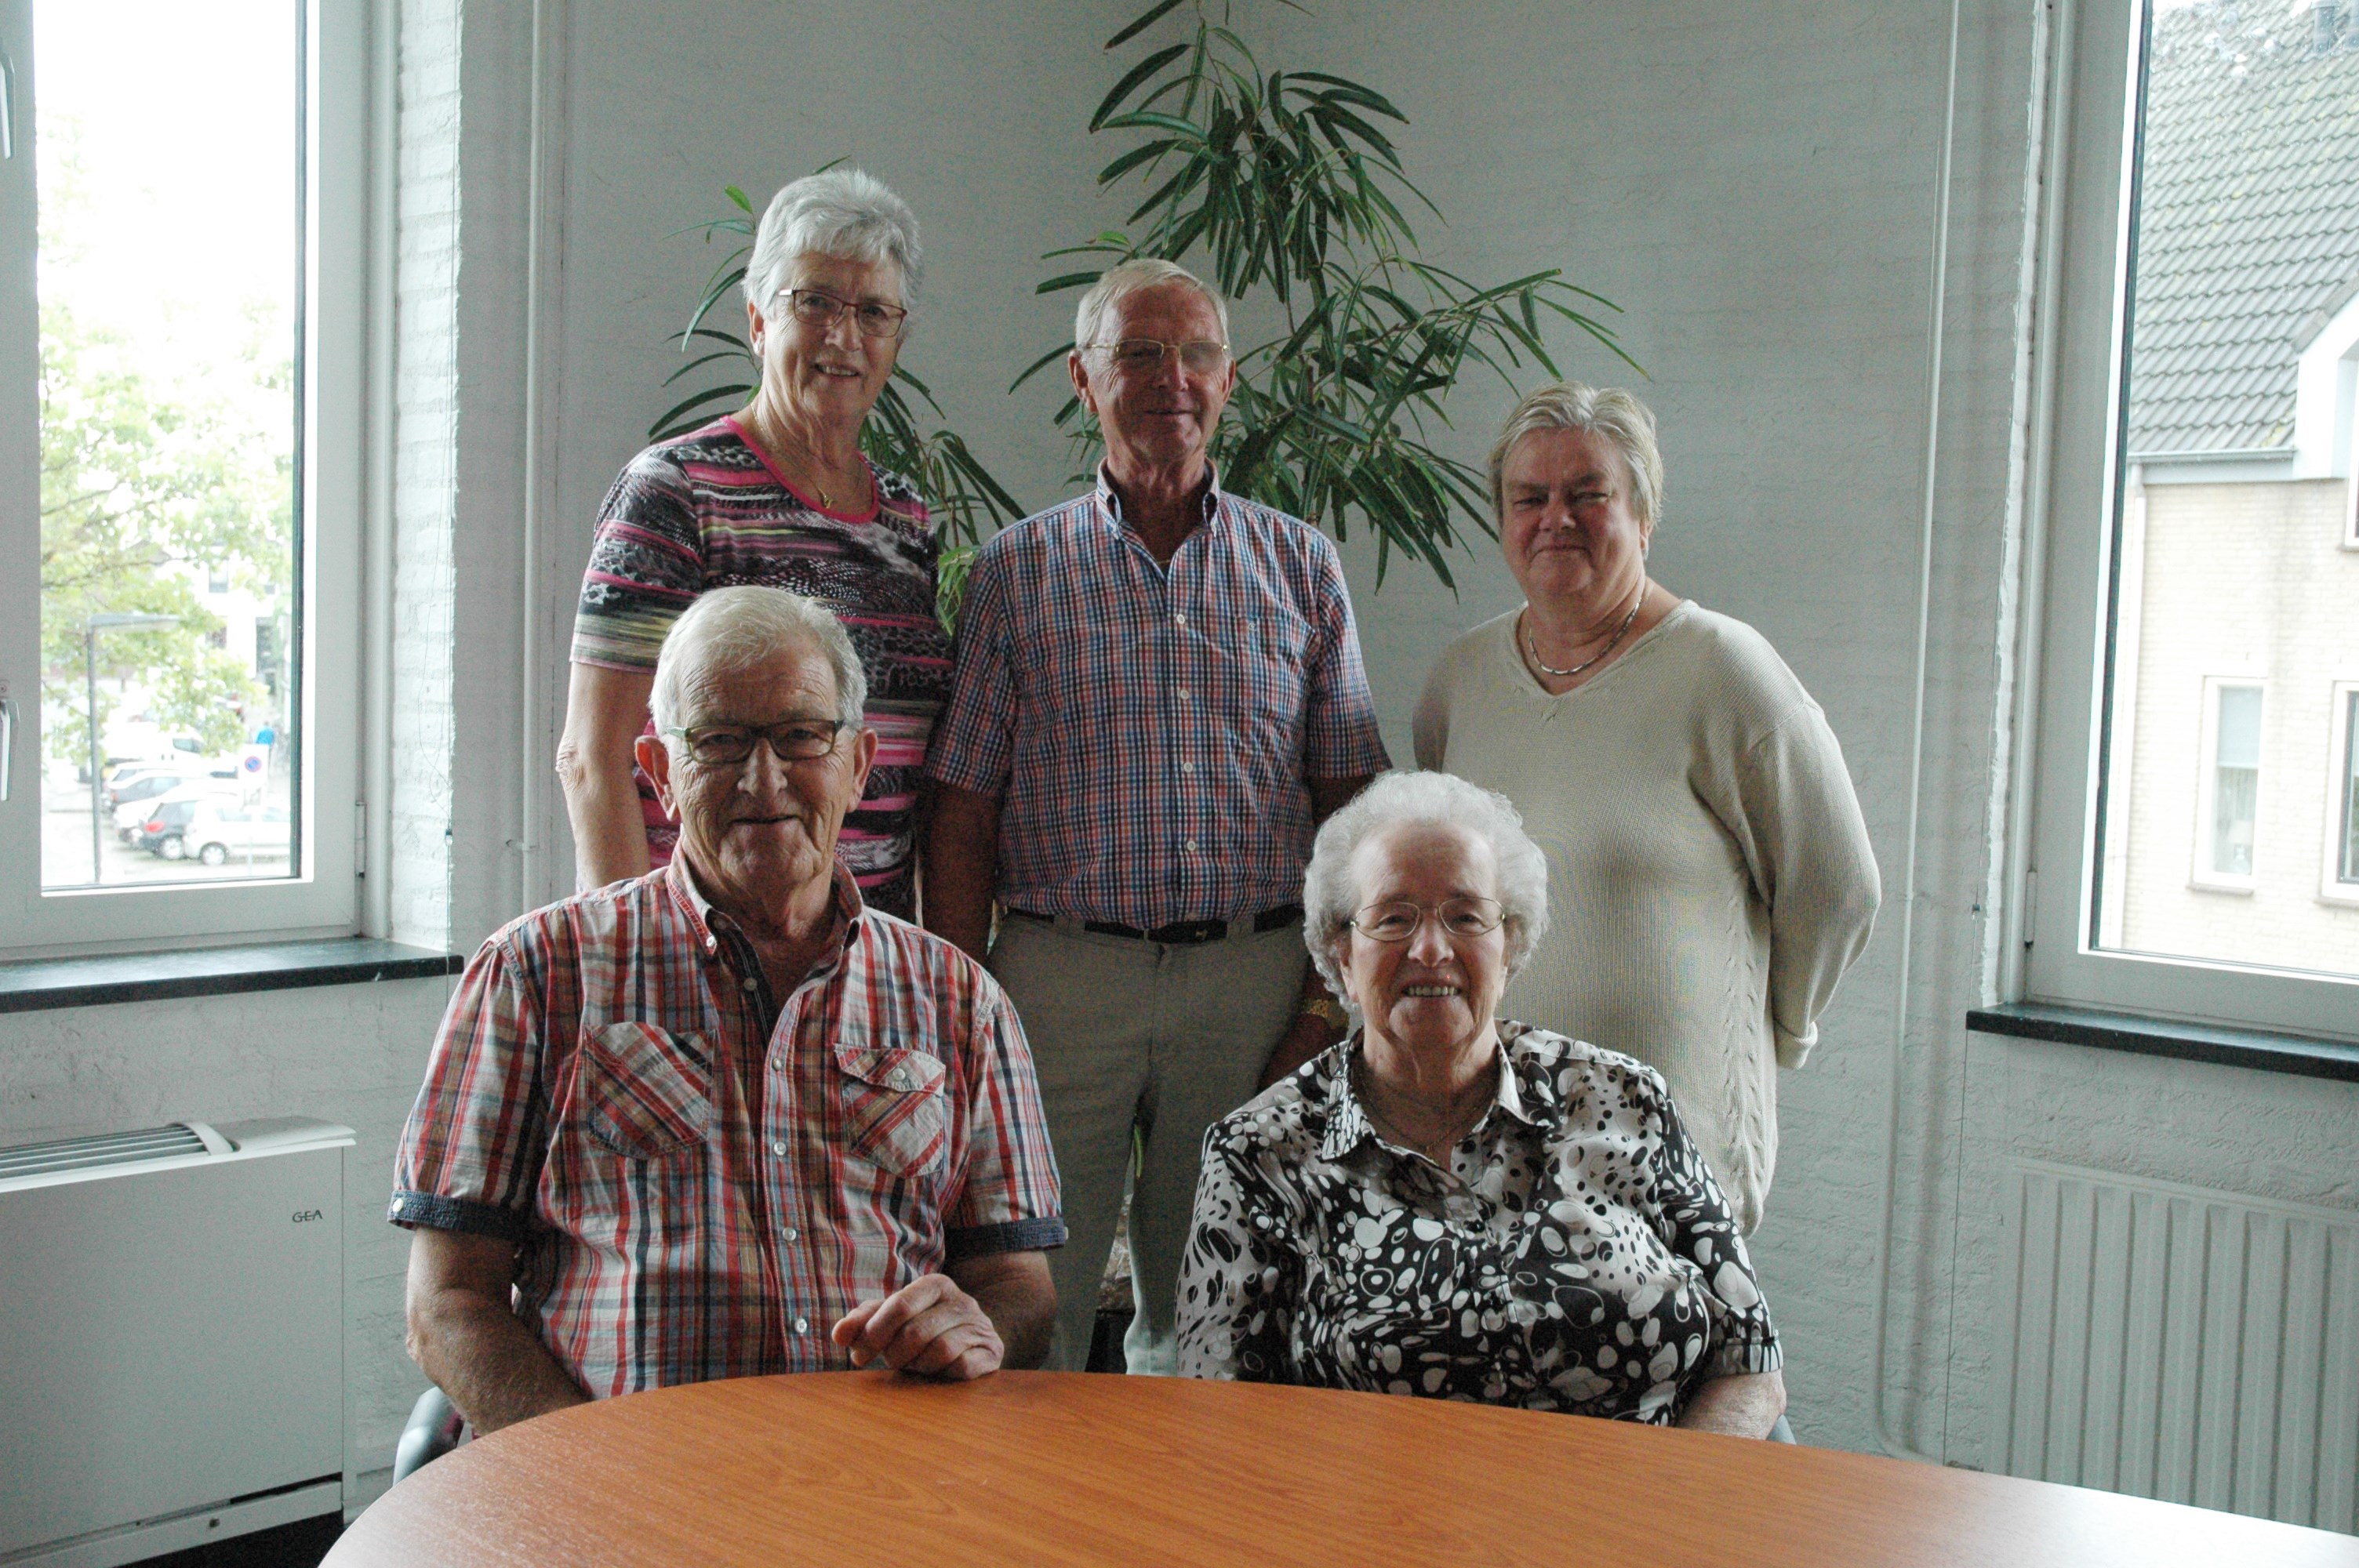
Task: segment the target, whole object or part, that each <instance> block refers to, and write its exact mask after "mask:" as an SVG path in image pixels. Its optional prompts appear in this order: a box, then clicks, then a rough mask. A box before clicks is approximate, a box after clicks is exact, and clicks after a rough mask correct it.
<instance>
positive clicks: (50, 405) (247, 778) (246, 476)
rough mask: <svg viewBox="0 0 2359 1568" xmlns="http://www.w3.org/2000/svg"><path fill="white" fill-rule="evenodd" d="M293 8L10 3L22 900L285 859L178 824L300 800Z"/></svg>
mask: <svg viewBox="0 0 2359 1568" xmlns="http://www.w3.org/2000/svg"><path fill="white" fill-rule="evenodd" d="M299 18H300V14H299V8H298V6H297V5H295V4H294V3H293V0H209V3H208V4H206V5H187V4H185V3H181V0H112V3H110V4H108V5H90V4H88V3H87V0H37V4H36V5H35V7H34V47H35V50H36V55H37V59H38V83H39V91H38V100H37V103H36V105H35V116H36V117H35V136H34V140H35V142H36V145H37V146H38V151H39V161H38V176H37V178H38V192H39V197H38V222H39V239H38V283H37V288H38V298H39V309H40V359H41V369H40V378H41V384H40V442H41V492H42V502H41V511H42V520H41V535H42V550H41V557H42V573H41V606H40V613H41V640H42V670H43V680H42V690H41V703H42V719H43V722H42V726H41V728H42V732H43V739H44V744H43V747H42V751H43V753H44V754H43V756H42V758H41V762H42V812H41V817H42V831H41V846H42V847H41V883H42V886H43V888H44V889H45V890H49V891H62V890H67V889H73V888H86V887H90V886H92V885H93V884H97V885H114V884H117V883H125V882H130V883H138V882H186V881H192V880H197V881H202V880H227V879H243V878H251V877H271V878H284V877H288V876H291V875H294V874H296V872H297V871H298V870H299V868H297V867H296V865H295V864H294V856H293V855H292V853H291V850H292V848H293V833H292V828H291V826H282V827H279V828H277V830H276V833H275V836H271V837H270V838H269V841H267V842H261V841H255V842H243V841H242V842H240V843H239V844H238V845H237V846H235V848H234V851H233V848H232V846H230V845H229V844H227V843H226V842H215V841H213V840H212V839H208V840H206V841H205V842H204V843H201V844H199V843H192V842H190V841H189V818H190V813H191V812H200V813H201V812H209V811H211V810H212V806H213V804H214V803H215V802H219V801H226V802H228V803H229V804H230V805H232V806H278V807H281V808H283V807H285V806H287V805H288V804H289V803H290V802H292V801H293V800H295V799H296V798H297V797H298V793H299V779H298V777H297V773H298V762H299V756H300V749H299V746H298V744H297V735H296V730H297V725H298V720H299V711H300V709H299V704H298V701H297V696H298V693H299V685H300V682H299V672H298V671H295V670H291V669H289V668H288V666H287V661H286V650H288V648H290V647H292V646H295V645H296V643H295V638H294V628H295V626H296V625H298V624H299V613H300V611H299V606H298V604H297V602H296V598H295V591H296V584H297V582H298V581H299V572H298V553H297V536H298V532H299V517H298V514H297V507H298V497H299V493H300V485H299V479H298V476H297V471H296V468H297V449H296V439H295V436H296V430H297V428H298V424H299V413H300V403H299V387H298V384H297V375H296V366H297V365H298V364H299V362H301V358H302V356H301V354H300V352H299V342H298V338H297V333H298V330H299V322H300V320H301V319H302V311H301V308H300V300H299V283H298V279H299V236H300V234H301V232H302V227H303V213H302V208H301V197H300V186H299V178H298V155H299V146H300V138H299V81H300V75H299V66H300V51H299V39H300V31H299V27H300V19H299ZM158 762H172V763H174V764H175V765H176V766H179V768H180V769H181V770H182V774H181V776H180V777H179V782H178V783H177V784H175V785H174V786H173V787H172V789H171V790H169V791H168V792H159V791H155V790H154V789H153V785H152V784H140V783H139V781H138V777H137V775H138V773H140V771H141V770H144V769H148V768H152V767H153V766H154V765H155V764H157V763H158ZM135 788H145V789H147V790H149V791H150V793H149V794H148V795H141V796H139V797H137V798H140V799H148V800H154V801H158V802H170V803H172V804H171V806H170V808H169V809H168V810H167V809H165V808H164V807H163V806H160V805H159V806H157V808H156V810H155V811H154V812H153V813H151V814H150V815H149V816H146V817H145V818H143V819H142V820H140V821H137V822H133V823H125V821H124V820H123V817H124V816H125V813H124V811H123V809H122V808H123V807H124V806H125V805H126V804H129V801H130V799H131V796H130V795H129V793H128V792H129V791H130V790H132V789H135ZM130 815H132V816H138V815H139V814H138V813H137V812H136V811H135V812H133V813H131V814H130ZM167 819H169V820H167ZM208 819H209V818H208ZM156 825H160V826H156ZM151 826H152V827H153V830H151ZM261 837H262V836H261V835H257V834H256V833H255V832H251V831H249V832H246V833H245V835H244V838H245V839H249V840H258V839H259V838H261ZM209 851H210V852H209Z"/></svg>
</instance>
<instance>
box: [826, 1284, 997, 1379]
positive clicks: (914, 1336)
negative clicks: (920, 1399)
mask: <svg viewBox="0 0 2359 1568" xmlns="http://www.w3.org/2000/svg"><path fill="white" fill-rule="evenodd" d="M833 1338H834V1340H835V1342H836V1343H837V1344H838V1345H840V1346H843V1347H844V1348H845V1349H847V1350H850V1351H851V1352H852V1364H853V1366H855V1367H867V1366H871V1365H874V1364H875V1363H877V1362H880V1361H881V1362H883V1363H884V1364H885V1365H886V1366H887V1367H890V1368H893V1369H894V1370H895V1371H897V1372H913V1373H916V1374H918V1375H919V1376H920V1377H926V1378H940V1379H945V1380H946V1381H950V1382H964V1381H966V1380H967V1379H972V1378H984V1377H989V1376H990V1375H991V1374H992V1373H994V1372H996V1371H998V1370H999V1363H1000V1360H1001V1358H1002V1357H1004V1356H1005V1355H1006V1346H1003V1345H1002V1344H1001V1343H1000V1339H999V1330H998V1329H997V1328H996V1327H995V1326H994V1325H993V1324H992V1321H991V1314H988V1313H986V1312H984V1310H983V1303H981V1302H978V1301H976V1300H975V1299H974V1298H973V1296H971V1295H969V1294H967V1293H966V1292H964V1291H962V1290H961V1289H960V1288H959V1283H958V1281H956V1280H953V1279H951V1277H950V1276H949V1275H948V1274H926V1275H923V1276H921V1277H919V1278H918V1279H915V1280H912V1281H909V1282H908V1284H906V1285H904V1286H902V1287H901V1288H900V1289H899V1290H897V1291H895V1292H893V1293H892V1294H891V1295H889V1296H883V1297H879V1298H878V1299H877V1300H875V1301H873V1302H862V1303H860V1304H859V1305H858V1306H856V1307H853V1309H852V1310H851V1311H850V1312H848V1313H846V1314H843V1318H842V1319H841V1320H840V1321H838V1323H837V1324H836V1325H835V1328H834V1331H833Z"/></svg>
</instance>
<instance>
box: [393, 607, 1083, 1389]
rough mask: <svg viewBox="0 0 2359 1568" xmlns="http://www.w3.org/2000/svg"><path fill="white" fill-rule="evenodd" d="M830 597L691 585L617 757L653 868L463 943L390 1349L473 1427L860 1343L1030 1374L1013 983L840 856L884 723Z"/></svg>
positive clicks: (409, 1167) (1046, 1240)
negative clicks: (656, 857) (653, 850)
mask: <svg viewBox="0 0 2359 1568" xmlns="http://www.w3.org/2000/svg"><path fill="white" fill-rule="evenodd" d="M866 694H867V681H866V678H865V676H864V675H863V673H862V668H861V664H860V659H859V656H858V655H857V654H855V653H854V652H853V646H852V642H851V639H850V638H849V637H848V636H846V635H845V633H844V630H843V625H842V624H841V623H840V622H837V620H836V619H835V617H834V616H833V615H832V614H831V613H829V611H828V610H827V608H826V607H825V606H824V605H821V604H820V603H818V602H817V601H816V600H810V599H805V598H802V597H800V596H799V595H796V594H791V593H788V592H786V591H784V590H782V589H775V588H758V587H736V588H723V589H713V590H712V591H711V592H708V593H706V594H705V595H704V596H703V597H701V598H700V599H699V600H697V601H696V603H695V604H694V605H692V606H691V607H690V609H689V611H688V612H687V613H686V614H684V615H682V616H681V617H680V618H679V621H678V622H675V623H674V625H673V626H672V628H671V632H670V634H669V637H668V638H667V640H666V641H665V643H664V645H663V651H662V654H661V655H660V656H659V657H658V660H657V664H656V675H655V688H654V693H653V697H654V708H655V719H656V729H657V731H658V733H657V734H656V735H651V736H647V737H645V738H643V739H641V740H640V741H639V742H638V762H639V765H640V766H641V767H642V768H644V769H645V770H646V771H647V775H648V776H649V777H650V778H651V779H653V780H654V781H655V786H656V791H657V794H658V797H659V798H660V800H661V801H662V803H663V806H664V808H665V810H666V811H667V812H669V813H670V814H672V815H673V816H675V817H676V818H677V820H678V821H679V851H678V853H677V855H676V856H675V858H674V859H673V860H672V862H671V864H670V865H669V866H666V867H664V868H662V869H661V870H658V871H654V872H652V873H650V874H649V875H647V876H644V877H639V878H636V879H634V880H630V881H618V882H614V883H611V884H609V885H607V886H605V887H603V888H599V889H596V890H594V891H592V892H584V893H579V894H577V895H575V896H574V897H572V898H569V899H565V900H562V901H560V902H559V903H553V904H550V905H549V907H548V908H546V909H540V910H536V911H534V912H533V913H532V914H527V915H526V916H524V917H523V918H522V919H519V920H516V921H515V922H513V923H512V924H510V925H508V926H507V927H506V929H505V930H503V931H501V932H500V933H499V934H498V935H495V936H494V937H493V938H492V939H491V940H490V941H488V942H486V943H484V946H483V950H482V951H481V952H479V953H477V954H476V955H475V958H474V961H473V963H471V964H469V965H468V966H467V973H466V977H465V979H462V980H461V981H460V983H459V987H458V990H457V992H456V994H455V995H453V996H452V998H451V1007H450V1011H449V1012H448V1013H447V1014H446V1015H445V1016H444V1018H443V1021H442V1028H441V1032H440V1034H438V1035H437V1037H436V1039H435V1042H434V1049H433V1052H432V1054H431V1055H430V1056H429V1060H428V1063H427V1069H426V1082H425V1086H424V1087H422V1088H421V1089H420V1090H419V1096H418V1103H417V1107H416V1108H415V1109H413V1110H412V1111H411V1112H410V1117H409V1125H408V1129H407V1130H405V1131H404V1133H403V1135H402V1141H401V1145H400V1148H399V1150H398V1151H397V1158H396V1163H395V1170H394V1194H393V1212H392V1219H393V1221H394V1223H395V1224H397V1225H401V1226H406V1227H409V1228H410V1229H411V1230H412V1231H413V1232H414V1233H415V1234H414V1238H413V1240H412V1242H411V1246H410V1256H409V1347H410V1353H411V1354H412V1355H413V1356H415V1357H417V1358H418V1362H419V1365H420V1366H421V1367H423V1368H425V1369H426V1372H427V1375H428V1376H429V1377H431V1378H432V1379H434V1380H435V1382H437V1383H438V1384H440V1386H441V1387H442V1390H443V1391H444V1392H446V1393H447V1394H449V1395H450V1396H451V1402H452V1403H453V1404H455V1405H456V1406H458V1408H459V1410H460V1411H461V1413H462V1414H464V1415H465V1416H466V1417H467V1419H468V1420H469V1421H471V1422H473V1424H474V1426H475V1428H476V1430H477V1431H479V1432H488V1431H493V1430H495V1429H496V1428H499V1427H502V1426H506V1425H508V1424H510V1423H512V1422H518V1421H523V1420H525V1419H527V1417H530V1416H535V1415H538V1414H541V1413H543V1412H544V1411H551V1410H555V1409H558V1408H560V1406H564V1405H571V1404H579V1403H581V1402H582V1400H584V1399H590V1398H597V1399H604V1398H607V1397H610V1396H613V1395H615V1394H625V1393H631V1392H634V1391H636V1390H641V1389H652V1388H662V1387H666V1386H669V1385H672V1384H677V1383H691V1382H699V1381H702V1380H705V1379H715V1378H739V1377H749V1376H753V1375H755V1374H758V1373H768V1372H800V1371H820V1370H828V1369H836V1368H847V1367H857V1366H866V1365H869V1364H871V1363H882V1364H884V1365H886V1366H891V1367H895V1368H900V1369H902V1370H905V1371H909V1372H916V1373H920V1374H925V1375H930V1376H936V1377H943V1378H953V1379H958V1378H976V1377H981V1376H984V1374H986V1373H989V1372H992V1371H994V1370H995V1369H996V1368H999V1367H1000V1366H1002V1365H1003V1364H1005V1365H1007V1366H1013V1367H1030V1366H1037V1365H1038V1363H1039V1360H1040V1358H1041V1357H1042V1356H1044V1355H1045V1354H1046V1353H1047V1351H1048V1346H1049V1325H1050V1322H1051V1316H1052V1312H1053V1298H1052V1297H1051V1295H1050V1293H1049V1292H1050V1286H1049V1265H1048V1261H1047V1260H1046V1258H1045V1256H1044V1249H1048V1248H1051V1247H1055V1246H1057V1245H1058V1244H1060V1242H1061V1241H1062V1240H1063V1239H1064V1234H1065V1227H1064V1225H1063V1223H1062V1222H1061V1221H1060V1218H1059V1217H1058V1207H1057V1170H1056V1165H1055V1162H1054V1161H1053V1159H1052V1157H1051V1156H1050V1154H1049V1141H1048V1135H1047V1131H1046V1130H1045V1128H1044V1127H1043V1126H1042V1123H1041V1117H1040V1104H1039V1098H1038V1090H1037V1089H1036V1087H1034V1084H1033V1077H1032V1062H1031V1056H1030V1054H1029V1053H1028V1052H1027V1049H1026V1046H1025V1043H1024V1032H1023V1029H1022V1028H1021V1026H1020V1025H1019V1024H1018V1023H1017V1022H1016V1012H1015V1010H1014V1009H1013V1008H1012V1007H1010V1006H1009V1005H1008V1001H1007V998H1006V995H1005V994H1004V993H1003V992H1002V991H1001V990H1000V989H999V987H998V986H997V985H996V984H995V983H994V982H993V980H992V979H991V977H990V976H989V975H987V974H985V973H984V971H983V968H982V967H981V966H980V965H978V964H976V963H975V962H974V961H973V959H971V958H969V957H966V955H964V954H962V953H960V952H958V951H956V950H955V949H953V948H952V947H951V946H950V945H949V944H948V943H946V942H943V941H942V940H941V939H940V937H937V936H934V935H929V934H928V933H927V932H924V931H920V930H919V929H918V928H917V927H916V926H914V925H909V924H908V923H907V922H905V921H901V920H897V919H896V918H894V917H893V916H892V915H889V914H882V913H879V912H878V911H875V910H872V909H869V908H866V907H865V906H864V904H863V903H862V901H861V897H860V890H859V887H858V885H857V884H856V883H855V882H854V881H853V878H852V874H851V873H850V872H849V871H845V870H844V869H843V866H842V865H840V864H839V863H838V862H837V860H836V856H835V846H836V838H837V835H838V833H839V831H840V830H841V829H842V827H843V817H844V814H845V813H846V812H847V811H849V810H850V809H851V808H852V807H853V806H854V805H855V804H856V803H857V802H858V801H859V800H860V798H861V790H862V787H863V785H864V784H865V782H866V780H867V777H868V772H869V767H870V764H871V763H872V762H873V761H874V760H875V753H876V732H875V730H870V729H868V728H866V727H865V726H864V724H863V723H862V722H861V715H862V708H863V704H864V698H865V697H866Z"/></svg>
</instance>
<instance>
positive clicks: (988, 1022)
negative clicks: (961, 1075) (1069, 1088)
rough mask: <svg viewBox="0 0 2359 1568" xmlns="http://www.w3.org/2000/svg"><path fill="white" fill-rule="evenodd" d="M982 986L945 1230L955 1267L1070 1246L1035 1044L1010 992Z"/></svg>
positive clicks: (945, 1245) (948, 1255)
mask: <svg viewBox="0 0 2359 1568" xmlns="http://www.w3.org/2000/svg"><path fill="white" fill-rule="evenodd" d="M983 987H984V989H983V991H982V994H981V995H980V996H979V997H978V998H977V1002H976V1007H975V1022H974V1033H973V1039H972V1040H971V1041H970V1042H969V1045H968V1052H967V1055H968V1065H967V1074H966V1078H967V1083H966V1105H965V1108H964V1115H965V1119H966V1138H967V1146H966V1174H965V1180H964V1181H963V1183H962V1184H961V1186H960V1189H959V1193H958V1196H957V1199H956V1200H955V1202H954V1203H953V1204H952V1205H951V1209H950V1212H949V1214H948V1216H947V1218H946V1223H945V1225H944V1227H943V1229H944V1235H943V1238H942V1245H943V1252H944V1255H945V1257H946V1258H947V1259H948V1260H950V1261H951V1262H957V1261H958V1260H961V1259H965V1258H979V1257H984V1256H985V1255H988V1254H990V1253H994V1252H1037V1251H1040V1250H1042V1249H1047V1248H1050V1247H1061V1246H1063V1245H1064V1244H1065V1220H1064V1215H1063V1211H1062V1208H1061V1207H1060V1197H1059V1194H1058V1187H1057V1159H1056V1155H1055V1154H1054V1152H1051V1150H1050V1148H1049V1123H1048V1118H1047V1116H1046V1114H1045V1113H1044V1112H1043V1111H1042V1110H1041V1108H1040V1087H1039V1083H1038V1079H1037V1078H1036V1077H1035V1076H1034V1074H1033V1070H1032V1051H1031V1047H1030V1045H1029V1044H1027V1042H1026V1041H1025V1038H1024V1026H1023V1025H1022V1024H1021V1023H1020V1022H1017V1020H1016V1009H1015V1007H1014V1005H1013V1004H1012V1003H1010V1002H1009V1001H1008V1000H1007V998H1006V994H1005V993H1004V992H1002V991H1001V990H1000V989H999V988H998V987H997V986H996V985H995V984H993V983H992V982H991V981H989V980H988V979H984V981H983Z"/></svg>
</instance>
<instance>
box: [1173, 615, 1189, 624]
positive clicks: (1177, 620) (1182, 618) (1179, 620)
mask: <svg viewBox="0 0 2359 1568" xmlns="http://www.w3.org/2000/svg"><path fill="white" fill-rule="evenodd" d="M1171 624H1173V625H1174V626H1185V625H1186V624H1188V617H1187V616H1186V615H1184V614H1181V615H1174V616H1173V617H1172V618H1171Z"/></svg>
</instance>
